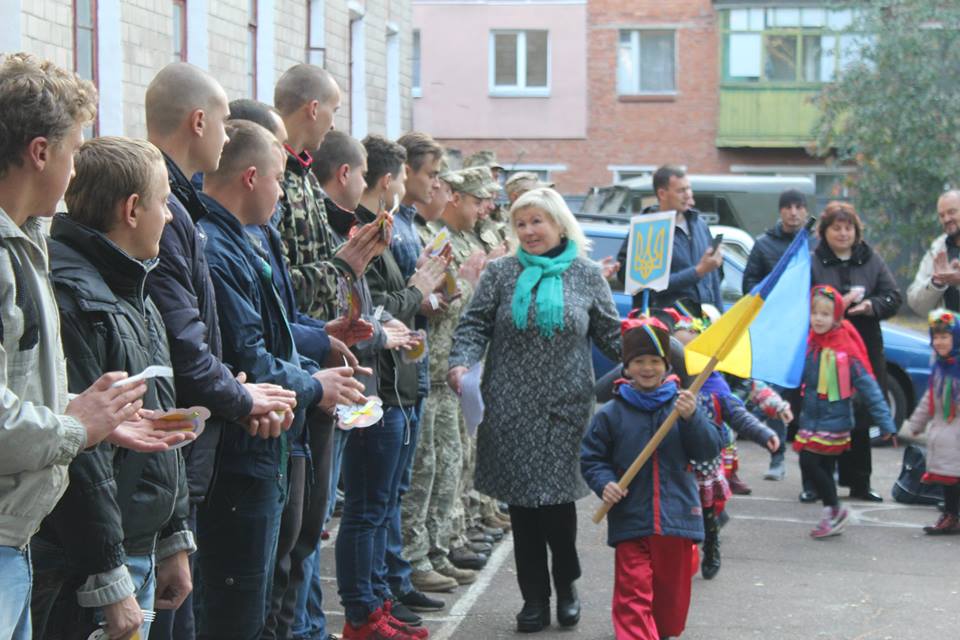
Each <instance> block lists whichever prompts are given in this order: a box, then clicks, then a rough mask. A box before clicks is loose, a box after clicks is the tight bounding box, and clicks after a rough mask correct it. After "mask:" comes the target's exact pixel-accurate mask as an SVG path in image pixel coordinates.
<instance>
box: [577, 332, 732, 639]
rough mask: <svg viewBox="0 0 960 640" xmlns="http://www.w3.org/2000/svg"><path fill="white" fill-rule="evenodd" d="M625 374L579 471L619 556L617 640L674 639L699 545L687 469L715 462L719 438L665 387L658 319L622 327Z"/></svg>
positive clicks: (586, 442) (668, 380) (596, 422)
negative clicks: (604, 515) (599, 503)
mask: <svg viewBox="0 0 960 640" xmlns="http://www.w3.org/2000/svg"><path fill="white" fill-rule="evenodd" d="M622 334H623V364H624V375H625V376H626V377H627V380H619V381H618V386H617V387H616V389H615V391H614V398H613V399H612V400H610V401H609V402H607V403H606V404H604V405H603V407H601V408H600V410H599V411H598V412H597V413H596V414H595V415H594V417H593V420H592V421H591V423H590V426H589V428H588V429H587V432H586V434H585V436H584V438H583V443H582V445H581V453H580V469H581V472H582V473H583V477H584V479H585V480H586V481H587V484H588V485H589V486H590V488H591V489H593V491H594V492H595V493H596V494H597V495H598V496H600V497H601V498H602V499H603V501H604V502H606V503H607V504H609V505H612V508H611V509H610V513H609V515H608V543H609V544H610V545H611V546H613V547H615V548H616V565H615V567H616V578H615V583H614V596H613V612H612V613H613V626H614V630H615V632H616V637H617V638H618V639H622V640H626V639H628V638H629V639H640V640H657V639H658V638H664V637H667V636H678V635H680V634H681V633H682V632H683V629H684V627H685V625H686V619H687V610H688V609H689V606H690V586H691V579H692V577H693V576H692V572H691V565H693V564H694V563H695V559H694V553H695V547H694V546H693V543H695V542H697V541H699V540H702V539H703V521H702V518H701V509H700V500H699V496H698V491H697V483H696V479H695V477H694V474H693V472H692V470H691V468H690V465H689V461H690V460H696V461H706V460H712V459H714V458H716V457H717V455H718V453H719V451H720V438H719V434H718V433H717V431H716V429H714V428H712V427H711V426H710V424H709V423H708V422H707V419H706V417H705V416H704V414H703V412H702V411H701V410H700V409H698V407H697V401H696V397H695V396H694V395H693V394H692V393H690V392H689V391H686V390H679V389H678V386H677V383H676V382H675V380H674V379H673V376H670V377H668V375H667V374H668V373H669V371H670V369H669V359H668V354H669V350H670V332H669V330H668V329H667V327H666V325H664V324H663V323H662V322H660V321H659V320H656V319H654V318H645V317H641V318H633V317H631V318H628V319H627V320H625V321H624V322H623V325H622ZM674 408H676V410H677V412H678V413H679V415H680V419H679V420H678V421H677V423H676V424H675V425H674V427H673V428H672V429H670V431H669V432H668V433H667V435H666V437H665V438H664V439H663V441H662V442H661V444H660V446H659V448H658V449H657V451H656V452H654V454H653V456H652V457H651V458H650V460H649V462H648V463H647V464H646V465H645V466H644V467H643V468H642V469H641V470H640V472H639V473H638V474H637V476H636V478H634V480H633V481H632V482H631V483H630V486H629V487H628V488H627V489H624V490H621V489H620V487H619V485H618V484H617V480H618V479H619V478H620V477H621V476H622V475H623V473H624V472H625V471H626V470H627V468H628V467H629V466H630V465H631V464H632V463H633V461H634V459H635V458H636V456H637V455H638V454H639V453H640V451H642V450H643V448H644V446H645V445H646V444H647V443H648V442H649V441H650V439H651V438H652V437H653V435H654V433H656V431H657V429H658V428H659V427H660V425H661V424H662V423H663V422H664V421H665V420H666V419H667V416H668V415H670V413H671V411H672V410H673V409H674Z"/></svg>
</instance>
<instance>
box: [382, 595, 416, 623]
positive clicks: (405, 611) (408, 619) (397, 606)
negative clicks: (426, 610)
mask: <svg viewBox="0 0 960 640" xmlns="http://www.w3.org/2000/svg"><path fill="white" fill-rule="evenodd" d="M384 611H386V612H387V613H389V614H390V615H391V616H393V618H395V619H396V620H399V621H400V622H402V623H403V624H406V625H409V626H411V627H419V626H420V625H422V624H423V618H421V617H420V616H418V615H417V614H415V613H414V612H413V611H411V610H410V609H409V608H407V606H406V605H405V604H403V603H402V602H400V600H399V599H398V600H393V601H392V602H391V603H390V606H389V607H388V606H387V605H386V604H384Z"/></svg>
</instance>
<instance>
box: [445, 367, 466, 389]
mask: <svg viewBox="0 0 960 640" xmlns="http://www.w3.org/2000/svg"><path fill="white" fill-rule="evenodd" d="M466 372H467V368H466V367H463V366H461V367H454V368H452V369H450V371H447V384H448V385H449V386H450V388H451V389H453V392H454V393H455V394H457V395H458V396H459V395H461V394H462V393H463V374H465V373H466Z"/></svg>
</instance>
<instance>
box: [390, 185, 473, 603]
mask: <svg viewBox="0 0 960 640" xmlns="http://www.w3.org/2000/svg"><path fill="white" fill-rule="evenodd" d="M462 173H463V172H457V173H455V174H453V175H450V174H444V178H445V182H446V185H445V187H444V188H447V187H449V188H451V189H452V191H453V196H452V200H451V201H450V202H448V203H447V206H446V207H445V208H444V210H443V213H442V215H443V218H442V219H441V220H438V221H435V222H431V223H426V222H425V220H423V219H422V218H420V219H419V220H417V223H418V231H419V232H420V234H421V237H422V238H423V239H424V241H425V243H427V244H429V243H430V242H432V241H433V239H434V237H435V236H436V234H437V233H438V232H439V231H440V230H441V229H444V228H446V230H447V233H448V234H449V236H448V237H449V240H450V248H451V250H452V257H453V261H452V263H451V275H452V276H453V279H454V281H455V282H456V288H457V289H458V293H459V297H457V296H456V295H454V296H452V299H450V300H448V302H447V304H448V307H447V308H446V310H445V311H444V312H443V313H442V314H438V315H436V316H434V317H432V318H430V322H429V326H428V336H429V341H430V383H431V385H430V395H429V396H427V401H426V404H425V407H424V421H425V422H426V423H427V426H424V430H426V429H428V428H429V429H431V430H432V434H433V451H432V452H431V451H429V450H428V449H427V448H425V447H424V448H421V449H419V450H418V451H417V457H416V459H415V460H414V472H413V479H412V481H411V488H410V491H409V494H408V499H407V500H406V501H405V502H404V506H405V507H406V508H408V511H407V518H406V519H405V521H404V525H405V529H406V532H405V542H406V543H407V544H406V546H405V549H404V553H405V555H407V557H408V558H409V559H410V560H411V562H413V563H414V568H415V569H418V570H423V571H428V570H429V568H430V567H432V569H433V570H434V571H436V572H438V573H440V574H442V575H446V576H451V577H454V578H455V579H457V580H458V582H460V583H461V584H466V583H467V582H472V581H473V580H474V579H475V578H476V576H475V574H473V572H471V571H464V569H480V568H482V566H483V565H484V564H485V562H486V557H483V556H478V555H474V554H467V553H461V554H459V555H456V554H455V555H454V556H453V560H456V564H455V563H453V562H452V561H451V558H450V557H448V556H449V554H450V546H449V540H450V530H451V526H450V525H451V520H452V511H453V509H454V508H455V506H456V505H458V504H459V500H458V497H459V496H460V495H461V493H460V479H461V476H462V471H463V465H462V451H463V442H462V440H461V434H460V422H461V417H460V406H459V402H458V400H457V397H456V396H455V395H454V393H453V392H452V391H451V390H450V388H449V387H448V386H447V384H446V374H447V354H448V352H449V349H450V345H451V341H452V337H453V331H454V329H455V328H456V325H457V322H458V321H459V318H460V313H461V312H462V310H463V309H464V308H465V305H466V304H467V303H468V302H469V299H470V297H471V295H472V291H473V286H474V284H475V282H476V279H477V278H478V277H479V271H480V268H481V266H482V252H480V251H478V250H477V248H475V247H473V246H472V245H471V244H469V242H468V241H467V240H466V238H465V235H464V231H465V230H467V229H469V228H470V227H472V226H473V224H474V223H475V221H476V217H477V215H478V214H479V209H480V206H481V198H482V197H486V196H487V195H488V192H486V191H484V190H483V189H482V182H481V181H479V180H476V179H475V180H474V181H473V182H466V181H465V180H464V179H463V177H462ZM474 254H477V255H476V257H475V258H471V256H473V255H474ZM464 265H467V266H466V267H465V266H464ZM431 453H432V455H431ZM431 467H432V468H431ZM414 494H415V496H416V497H414ZM417 502H422V505H421V509H422V508H423V505H426V511H425V513H424V512H422V511H421V513H419V514H416V513H414V512H415V510H416V509H415V505H416V503H417ZM418 516H419V517H423V518H424V521H423V522H424V524H423V525H422V528H421V526H420V525H419V522H418V521H417V517H418ZM408 525H409V526H408ZM424 531H425V532H426V534H427V535H426V536H424V535H423V533H424ZM425 539H426V540H425ZM426 541H429V549H426V550H425V549H424V547H425V546H427V545H426ZM424 551H426V555H427V558H428V562H429V565H428V564H427V563H425V562H424V561H423V556H424ZM415 583H416V582H415Z"/></svg>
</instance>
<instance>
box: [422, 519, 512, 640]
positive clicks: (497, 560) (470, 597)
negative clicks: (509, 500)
mask: <svg viewBox="0 0 960 640" xmlns="http://www.w3.org/2000/svg"><path fill="white" fill-rule="evenodd" d="M512 552H513V536H512V535H510V534H508V535H507V536H506V537H504V539H503V540H502V541H501V542H500V544H498V545H497V548H496V549H495V550H494V551H493V555H491V556H490V560H488V561H487V566H486V567H484V568H483V571H481V572H480V577H479V578H478V579H477V581H476V582H474V583H473V584H472V585H470V588H469V589H468V590H467V592H466V593H465V594H463V597H462V598H459V599H458V600H457V601H456V603H454V605H453V607H451V609H450V613H449V614H448V616H447V618H448V619H447V621H446V622H445V623H444V625H443V626H442V627H440V628H439V629H438V630H437V631H436V633H431V634H430V637H431V638H432V639H433V640H448V639H449V638H452V637H453V634H454V632H455V631H456V630H457V628H458V627H459V626H460V623H461V622H463V620H464V618H466V615H467V614H468V613H470V609H472V608H473V605H474V604H476V602H477V600H478V599H479V598H480V596H481V595H483V592H484V591H486V590H487V589H488V588H489V587H490V583H491V582H492V581H493V578H494V576H496V575H497V572H498V571H499V570H500V565H502V564H503V563H504V561H505V560H506V559H507V556H509V555H510V554H511V553H512Z"/></svg>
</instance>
